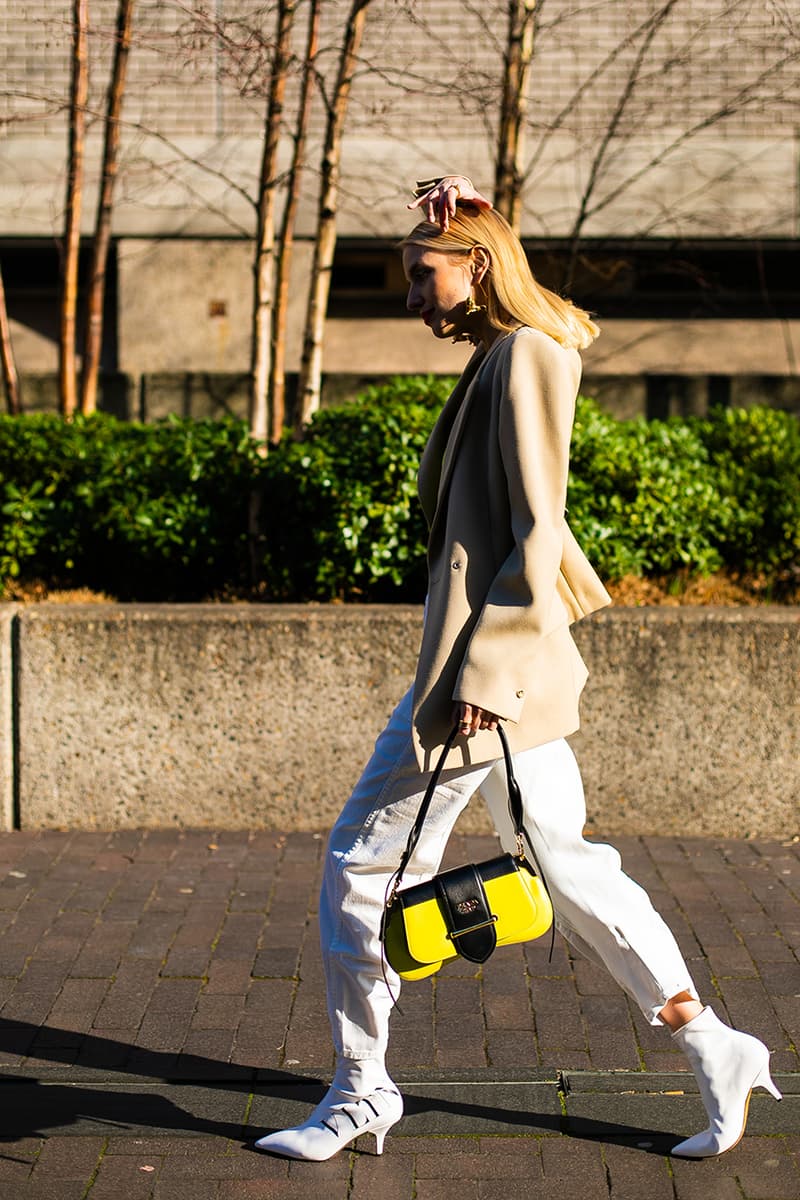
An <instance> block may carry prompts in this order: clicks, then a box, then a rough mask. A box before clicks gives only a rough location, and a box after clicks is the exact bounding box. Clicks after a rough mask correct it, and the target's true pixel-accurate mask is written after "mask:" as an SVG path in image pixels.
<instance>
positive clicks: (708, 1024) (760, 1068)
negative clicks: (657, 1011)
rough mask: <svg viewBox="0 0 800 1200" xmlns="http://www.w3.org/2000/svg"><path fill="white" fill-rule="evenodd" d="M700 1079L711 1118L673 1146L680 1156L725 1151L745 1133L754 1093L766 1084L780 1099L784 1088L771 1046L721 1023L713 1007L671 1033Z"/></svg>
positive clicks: (698, 1079)
mask: <svg viewBox="0 0 800 1200" xmlns="http://www.w3.org/2000/svg"><path fill="white" fill-rule="evenodd" d="M672 1036H673V1038H674V1039H675V1041H676V1042H677V1043H678V1045H679V1046H680V1047H681V1049H682V1050H683V1052H684V1054H685V1055H686V1057H687V1058H688V1060H689V1065H690V1066H691V1068H692V1071H693V1072H694V1075H695V1078H696V1079H697V1082H698V1084H699V1085H700V1095H701V1097H702V1100H703V1104H704V1105H705V1108H706V1112H707V1113H708V1118H709V1121H710V1124H709V1126H708V1129H705V1130H703V1132H702V1133H696V1134H695V1135H694V1136H693V1137H690V1138H687V1139H686V1141H685V1142H680V1143H679V1144H678V1145H677V1146H673V1148H672V1150H671V1151H670V1153H671V1154H674V1155H677V1156H678V1157H680V1158H711V1157H712V1156H713V1155H715V1154H724V1152H725V1151H726V1150H730V1149H731V1147H732V1146H735V1145H736V1143H737V1142H738V1141H739V1140H740V1138H741V1137H742V1134H743V1133H744V1127H745V1124H746V1123H747V1109H748V1106H749V1104H750V1093H751V1091H752V1090H753V1088H755V1087H763V1088H766V1089H767V1091H768V1092H770V1093H771V1094H772V1095H773V1096H774V1097H775V1099H776V1100H780V1099H781V1094H780V1092H779V1091H778V1089H777V1088H776V1087H775V1084H774V1083H773V1082H772V1078H771V1077H770V1073H769V1050H768V1049H767V1047H766V1046H765V1045H764V1043H763V1042H760V1041H759V1040H758V1038H754V1037H751V1036H750V1034H748V1033H739V1031H738V1030H736V1029H731V1028H730V1026H729V1025H723V1024H722V1022H721V1021H720V1020H719V1018H718V1017H716V1016H715V1015H714V1013H713V1012H712V1011H711V1009H710V1008H704V1009H703V1011H702V1012H701V1013H699V1014H698V1015H697V1016H696V1017H694V1018H693V1019H692V1020H691V1021H688V1022H687V1023H686V1024H685V1025H684V1026H683V1027H682V1028H681V1029H677V1030H676V1031H675V1032H674V1033H673V1035H672Z"/></svg>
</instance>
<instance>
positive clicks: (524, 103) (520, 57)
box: [494, 0, 536, 233]
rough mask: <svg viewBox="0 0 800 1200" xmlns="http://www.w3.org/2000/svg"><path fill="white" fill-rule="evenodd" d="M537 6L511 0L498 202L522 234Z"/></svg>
mask: <svg viewBox="0 0 800 1200" xmlns="http://www.w3.org/2000/svg"><path fill="white" fill-rule="evenodd" d="M535 9H536V0H509V4H508V42H507V45H506V54H505V60H504V63H503V99H502V103H501V106H500V125H499V129H498V135H497V166H496V170H495V182H494V205H495V208H496V209H497V210H498V212H500V213H502V215H503V216H504V217H505V218H506V220H507V221H508V223H509V224H510V225H511V227H512V229H513V230H514V231H515V232H516V233H519V228H520V217H521V210H522V179H523V174H524V171H523V164H522V154H523V133H524V128H525V114H526V111H527V107H528V81H529V78H530V69H531V60H532V58H533V30H534V18H535Z"/></svg>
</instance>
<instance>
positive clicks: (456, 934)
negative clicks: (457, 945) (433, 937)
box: [447, 913, 497, 941]
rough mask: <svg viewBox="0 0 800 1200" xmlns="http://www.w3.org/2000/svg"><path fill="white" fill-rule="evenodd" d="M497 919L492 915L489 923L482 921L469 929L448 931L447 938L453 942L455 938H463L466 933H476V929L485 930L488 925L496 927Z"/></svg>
mask: <svg viewBox="0 0 800 1200" xmlns="http://www.w3.org/2000/svg"><path fill="white" fill-rule="evenodd" d="M496 921H497V917H496V915H495V914H494V913H492V915H491V917H490V918H489V920H488V921H480V922H479V923H478V924H477V925H470V926H469V928H468V929H453V930H448V933H447V936H448V937H449V938H450V940H451V941H453V940H454V939H455V938H459V937H463V936H464V934H465V933H474V932H475V930H476V929H485V928H486V926H487V925H494V924H495V923H496Z"/></svg>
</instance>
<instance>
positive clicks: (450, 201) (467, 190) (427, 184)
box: [408, 175, 492, 233]
mask: <svg viewBox="0 0 800 1200" xmlns="http://www.w3.org/2000/svg"><path fill="white" fill-rule="evenodd" d="M414 196H415V199H414V201H413V203H411V204H409V206H408V207H409V208H412V209H413V208H422V206H423V205H424V206H425V219H426V220H428V221H430V222H431V224H432V225H436V224H437V223H438V224H439V225H441V227H442V232H443V233H447V230H448V228H449V225H450V218H451V217H454V216H455V214H456V201H457V200H469V202H470V203H471V204H474V205H476V206H477V207H478V208H491V207H492V202H491V200H487V199H486V197H485V196H482V195H481V193H480V192H478V191H476V189H475V187H474V186H473V183H472V180H471V179H467V177H466V175H444V176H442V178H441V179H422V180H420V181H419V182H418V183H417V186H416V188H415V190H414Z"/></svg>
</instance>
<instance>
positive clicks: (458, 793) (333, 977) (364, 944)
mask: <svg viewBox="0 0 800 1200" xmlns="http://www.w3.org/2000/svg"><path fill="white" fill-rule="evenodd" d="M427 186H429V188H430V190H428V191H427V192H424V194H423V195H422V196H421V197H419V198H418V200H417V204H421V205H423V206H424V208H425V211H426V215H427V217H428V219H427V220H426V221H423V222H421V223H420V224H418V225H417V226H416V228H414V229H413V230H412V232H411V233H410V234H409V236H408V237H407V238H406V239H405V241H404V242H403V248H402V250H403V267H404V270H405V273H406V277H407V279H408V283H409V290H408V301H407V306H408V308H409V309H410V310H411V311H412V312H415V313H417V314H419V316H420V317H421V319H422V320H423V321H424V322H425V324H426V325H427V326H428V328H429V329H430V330H431V332H432V333H433V335H434V336H435V337H437V338H453V339H455V340H456V341H460V340H465V339H466V340H469V341H470V342H472V343H473V344H474V346H475V352H474V354H473V355H472V358H471V359H470V361H469V363H468V364H467V366H466V368H465V370H464V373H463V375H462V376H461V378H460V379H459V381H458V383H457V385H456V387H455V390H454V391H453V393H452V395H451V396H450V398H449V399H448V400H447V402H446V404H445V406H444V408H443V410H442V412H441V415H440V417H439V419H438V421H437V423H436V426H435V428H434V430H433V432H432V434H431V437H430V440H429V441H428V444H427V446H426V449H425V452H424V454H423V457H422V462H421V465H420V471H419V494H420V500H421V502H422V507H423V509H424V512H425V516H426V518H427V521H428V526H429V531H430V532H429V544H428V574H429V580H428V582H429V590H428V600H427V604H426V614H425V620H424V627H423V635H422V644H421V648H420V655H419V662H418V666H417V672H416V677H415V679H414V681H413V684H412V686H411V687H410V688H409V690H408V692H407V693H406V695H405V696H404V697H403V699H402V700H401V701H400V703H399V705H398V706H397V708H396V709H395V711H394V713H393V714H392V716H391V718H390V720H389V724H388V725H387V727H386V729H385V730H384V731H383V733H382V734H381V735H380V737H379V738H378V741H377V743H376V746H375V750H374V753H373V755H372V757H371V759H370V761H369V763H368V764H367V766H366V768H365V770H364V773H363V775H362V776H361V779H360V780H359V782H358V783H357V785H356V787H355V790H354V792H353V794H352V796H351V797H350V800H349V801H348V803H347V804H346V806H345V808H344V811H343V812H342V814H341V816H340V817H339V819H338V821H337V822H336V825H335V826H334V828H333V831H332V833H331V836H330V842H329V846H328V853H327V860H326V869H325V877H324V882H323V888H322V897H321V902H320V932H321V938H322V952H323V959H324V966H325V975H326V982H327V991H328V1011H329V1015H330V1021H331V1027H332V1032H333V1041H334V1047H335V1051H336V1058H337V1068H336V1073H335V1076H334V1079H333V1082H332V1084H331V1087H330V1089H329V1091H328V1093H327V1095H326V1096H325V1098H324V1099H323V1100H322V1101H321V1103H320V1104H319V1105H318V1106H317V1107H316V1109H315V1110H314V1111H313V1112H312V1113H311V1115H310V1116H309V1118H308V1120H307V1121H305V1122H304V1123H303V1124H302V1125H300V1126H297V1127H296V1128H293V1129H287V1130H281V1131H279V1132H277V1133H273V1134H269V1135H268V1136H266V1137H263V1138H261V1139H260V1140H259V1141H258V1142H257V1143H256V1145H257V1146H258V1148H259V1149H262V1150H267V1151H270V1152H272V1153H276V1154H282V1155H286V1156H288V1157H291V1158H297V1159H306V1160H310V1161H321V1160H324V1159H327V1158H330V1157H332V1156H333V1155H334V1154H335V1153H336V1152H337V1151H338V1150H340V1149H342V1148H343V1147H345V1146H347V1145H348V1144H349V1143H350V1142H351V1141H353V1140H354V1138H356V1137H357V1136H358V1135H359V1134H362V1133H372V1134H374V1135H375V1138H376V1143H377V1149H378V1152H379V1153H380V1151H381V1150H382V1147H383V1140H384V1137H385V1135H386V1133H387V1131H388V1130H389V1129H390V1128H391V1127H392V1126H393V1125H394V1124H395V1123H396V1122H397V1121H398V1120H400V1117H401V1116H402V1111H403V1104H402V1099H401V1097H400V1094H399V1092H398V1091H397V1088H396V1087H395V1085H394V1083H393V1082H392V1080H391V1079H390V1077H389V1075H388V1074H387V1070H386V1066H385V1056H386V1050H387V1045H388V1035H389V1015H390V1012H391V1007H392V993H394V994H396V993H397V990H398V988H399V979H398V977H397V976H396V975H395V973H394V972H393V971H391V970H390V969H389V970H388V972H387V975H388V979H387V977H385V976H384V973H383V964H382V947H381V942H380V926H381V917H382V912H383V905H384V898H385V895H386V890H387V884H388V881H389V879H390V878H391V876H392V875H393V873H394V872H395V871H396V869H397V866H398V863H399V861H400V857H401V854H402V851H403V848H404V846H405V843H406V839H407V837H408V833H409V829H410V827H411V824H412V822H413V820H414V817H415V816H416V813H417V811H418V809H419V806H420V803H421V800H422V797H423V795H424V792H425V789H426V784H427V781H428V780H429V779H430V773H431V770H432V768H433V765H434V763H435V761H436V759H437V757H438V754H439V752H440V751H441V749H442V747H443V745H444V743H445V740H446V739H447V735H448V733H449V732H450V730H451V728H452V726H453V724H454V722H457V723H458V725H459V736H458V738H457V740H456V742H455V744H454V746H453V749H452V750H451V752H450V754H449V756H448V759H447V762H446V766H445V770H444V772H443V774H442V776H441V780H440V783H439V786H438V787H437V789H436V792H435V795H434V799H433V802H432V804H431V807H430V810H429V812H428V816H427V818H426V820H425V825H424V829H423V831H422V835H421V837H420V840H419V843H418V845H417V848H416V850H415V852H414V856H413V858H412V860H411V863H410V866H409V868H408V869H407V871H406V874H405V877H404V881H405V883H406V884H407V885H408V884H411V883H416V882H418V881H420V880H421V879H425V878H428V877H430V876H431V875H433V874H435V872H436V871H437V870H438V867H439V862H440V860H441V857H442V854H443V852H444V848H445V845H446V843H447V839H448V837H449V835H450V832H451V830H452V828H453V825H454V824H455V821H456V819H457V817H458V815H459V813H460V812H461V811H462V809H463V808H464V807H465V805H466V804H467V802H468V801H469V799H470V797H471V796H472V794H473V793H474V792H475V791H476V790H477V789H478V788H480V789H481V791H482V794H483V795H484V797H485V798H486V800H487V803H488V804H489V806H490V809H491V811H492V815H493V817H494V819H495V824H496V826H497V829H498V831H499V832H500V835H501V839H502V840H503V843H504V846H505V848H506V849H509V850H513V849H514V838H513V830H512V829H511V825H510V821H509V817H508V813H507V811H506V808H505V790H504V784H505V775H504V770H503V762H502V759H500V761H499V762H498V740H497V734H496V732H495V730H496V728H497V724H498V722H499V721H502V722H503V727H504V729H505V732H506V734H507V737H508V741H509V744H510V746H511V750H512V753H513V761H514V770H515V774H516V776H517V779H518V781H519V784H520V787H521V789H522V794H523V798H524V821H525V830H526V834H527V837H528V839H529V841H530V850H531V852H532V859H533V861H535V862H536V863H537V864H538V865H539V867H540V868H541V871H542V874H543V877H544V878H545V879H546V881H547V883H548V886H549V890H550V896H551V899H552V902H553V908H554V912H555V919H556V923H557V927H558V929H559V930H560V931H561V933H562V934H563V935H564V936H565V937H566V938H567V940H568V941H569V942H570V944H571V945H572V946H574V947H575V948H576V949H578V950H579V951H581V952H582V953H583V954H585V955H586V956H587V957H589V958H591V959H592V960H593V961H594V962H599V963H601V964H602V965H604V966H605V967H606V968H607V969H608V970H609V971H610V972H611V974H612V975H613V977H614V979H615V980H616V981H617V982H618V983H619V984H620V986H621V987H622V988H624V989H625V991H626V992H627V993H628V994H629V995H630V996H631V997H632V998H633V1000H634V1001H635V1002H636V1003H637V1004H638V1005H639V1007H640V1009H641V1011H642V1012H643V1013H644V1015H645V1017H646V1018H647V1020H648V1021H649V1022H650V1023H651V1024H653V1025H665V1026H667V1027H668V1029H669V1030H670V1031H671V1033H672V1037H673V1038H674V1039H675V1040H676V1042H677V1043H678V1044H679V1046H680V1047H681V1049H682V1050H683V1051H684V1052H685V1054H686V1055H687V1058H688V1060H689V1063H690V1066H691V1068H692V1070H693V1071H694V1073H695V1075H696V1077H697V1080H698V1083H699V1086H700V1093H701V1096H702V1099H703V1103H704V1105H705V1107H706V1110H707V1113H708V1118H709V1125H708V1128H707V1129H705V1130H703V1131H702V1132H701V1133H698V1134H695V1135H694V1136H693V1137H690V1138H689V1139H688V1140H686V1141H684V1142H681V1143H680V1144H679V1145H677V1146H675V1147H674V1149H673V1151H672V1153H673V1154H676V1155H682V1156H685V1157H690V1158H705V1157H708V1156H712V1155H716V1154H721V1153H722V1152H723V1151H725V1150H728V1149H730V1147H731V1146H733V1145H735V1144H736V1143H737V1142H738V1141H739V1139H740V1138H741V1136H742V1134H743V1132H744V1125H745V1121H746V1115H747V1105H748V1102H749V1097H750V1092H751V1090H752V1089H753V1088H754V1087H758V1086H761V1087H765V1088H767V1089H768V1090H769V1091H770V1092H771V1093H772V1094H773V1095H774V1096H775V1097H776V1098H778V1099H779V1098H780V1094H779V1093H778V1091H777V1089H776V1088H775V1085H774V1084H773V1082H772V1080H771V1078H770V1074H769V1051H768V1050H767V1048H766V1046H764V1045H763V1044H762V1043H761V1042H760V1041H758V1040H757V1039H756V1038H754V1037H751V1036H749V1035H747V1034H744V1033H739V1032H737V1031H736V1030H733V1029H731V1028H729V1027H728V1026H726V1025H724V1024H723V1023H722V1022H721V1021H719V1020H718V1018H717V1017H716V1016H715V1015H714V1013H713V1012H712V1011H711V1009H709V1008H704V1007H703V1006H702V1004H701V1003H700V1001H699V998H698V994H697V991H696V989H695V986H694V984H693V982H692V979H691V977H690V975H689V972H688V969H687V967H686V964H685V963H684V961H683V958H682V956H681V954H680V951H679V949H678V946H677V944H676V942H675V939H674V938H673V936H672V934H671V932H670V930H669V929H668V927H667V925H666V924H665V922H664V921H663V920H662V919H661V917H660V916H659V915H658V914H657V913H656V912H655V910H654V909H653V907H652V905H651V903H650V900H649V898H648V896H647V894H646V893H645V892H644V891H643V890H642V889H641V888H640V887H639V886H638V884H636V883H634V882H633V880H631V879H630V878H629V877H628V876H627V875H625V874H624V872H623V871H622V867H621V859H620V856H619V854H618V853H617V851H616V850H614V849H613V848H612V847H611V846H606V845H599V844H596V843H590V842H587V841H585V840H584V839H583V825H584V821H585V805H584V798H583V788H582V784H581V778H580V774H579V771H578V767H577V764H576V762H575V759H574V757H573V755H572V752H571V750H570V748H569V746H568V745H567V743H566V741H565V740H564V739H565V738H566V737H567V736H568V735H569V734H571V733H573V732H574V731H575V730H576V729H577V728H578V702H579V698H580V693H581V690H582V688H583V686H584V683H585V681H586V677H587V671H586V668H585V666H584V664H583V661H582V659H581V657H580V655H579V653H578V650H577V648H576V646H575V643H574V642H573V640H572V637H571V635H570V629H569V627H570V624H571V623H573V622H574V621H576V620H579V619H580V618H581V617H584V616H586V615H587V614H589V613H591V612H593V611H595V610H596V609H598V608H601V607H602V606H604V605H606V604H608V603H609V597H608V595H607V593H606V591H605V589H604V587H603V585H602V584H601V582H600V580H599V579H598V578H597V576H596V574H595V572H594V571H593V569H592V567H591V566H590V565H589V563H588V561H587V560H586V558H585V557H584V555H583V553H582V552H581V550H580V549H579V547H578V545H577V543H576V542H575V540H574V538H573V537H572V534H571V533H570V531H569V528H568V526H567V524H566V521H565V516H564V514H565V501H566V490H567V475H568V458H569V444H570V435H571V428H572V420H573V414H574V407H575V398H576V395H577V390H578V383H579V379H580V372H581V365H580V357H579V355H578V350H579V349H581V348H583V347H585V346H588V345H589V344H590V343H591V341H592V340H593V339H594V337H595V336H596V335H597V333H598V330H597V327H596V326H595V325H594V324H593V322H592V321H591V320H590V319H589V317H588V316H587V314H586V313H584V312H582V311H581V310H580V309H578V308H576V307H575V306H574V305H573V304H571V303H570V302H569V301H566V300H563V299H562V298H561V297H559V296H556V295H554V294H553V293H552V292H549V291H547V290H546V289H545V288H543V287H541V286H540V285H539V284H538V283H537V282H536V281H535V279H534V278H533V276H532V275H531V272H530V268H529V266H528V263H527V259H526V256H525V253H524V250H523V248H522V246H521V244H520V243H519V241H518V239H517V238H516V237H515V235H514V234H513V232H512V230H511V229H510V227H509V226H508V224H507V223H506V222H505V221H504V220H503V218H502V217H501V216H499V214H497V213H496V212H494V211H493V210H492V209H491V205H490V204H489V202H488V201H486V200H485V199H484V198H483V197H481V196H480V195H479V194H478V193H476V192H475V191H474V189H473V188H472V185H471V184H470V182H469V181H468V180H467V179H465V178H463V177H453V176H448V177H446V178H445V179H443V180H440V181H432V182H431V184H430V185H427ZM390 989H391V990H390Z"/></svg>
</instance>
